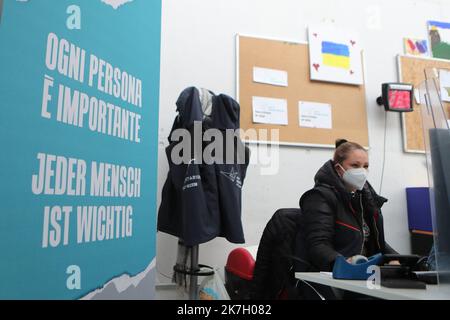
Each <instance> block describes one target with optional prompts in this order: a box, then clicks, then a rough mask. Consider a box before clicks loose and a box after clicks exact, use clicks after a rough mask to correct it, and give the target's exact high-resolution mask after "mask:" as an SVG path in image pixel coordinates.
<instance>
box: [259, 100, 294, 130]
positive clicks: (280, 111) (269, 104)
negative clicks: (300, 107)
mask: <svg viewBox="0 0 450 320" xmlns="http://www.w3.org/2000/svg"><path fill="white" fill-rule="evenodd" d="M253 123H266V124H275V125H287V124H288V111H287V100H285V99H274V98H264V97H253Z"/></svg>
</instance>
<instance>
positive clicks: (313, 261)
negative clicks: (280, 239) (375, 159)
mask: <svg viewBox="0 0 450 320" xmlns="http://www.w3.org/2000/svg"><path fill="white" fill-rule="evenodd" d="M368 168H369V159H368V154H367V152H366V150H365V149H364V148H363V147H362V146H360V145H359V144H357V143H354V142H348V141H346V140H338V141H337V142H336V150H335V153H334V158H333V160H329V161H328V162H326V163H325V164H324V165H323V166H322V168H320V169H319V171H318V172H317V174H316V176H315V178H314V181H315V186H314V188H313V189H311V190H309V191H307V192H306V193H305V194H303V196H302V197H301V199H300V208H301V210H302V217H301V223H300V227H299V232H298V233H297V239H296V256H297V257H298V258H299V259H298V261H301V262H297V263H296V271H297V272H309V271H311V272H314V271H331V270H332V269H333V265H334V261H335V259H336V257H337V256H339V255H342V256H344V257H346V258H347V259H348V261H351V258H352V257H353V256H356V255H364V256H366V257H369V256H372V255H374V254H376V253H380V252H381V253H383V254H388V253H396V252H395V251H394V250H393V249H392V248H391V247H390V246H389V245H388V244H387V243H386V242H385V239H384V230H383V217H382V215H381V207H382V205H383V204H384V203H385V202H386V201H387V199H385V198H383V197H381V196H379V195H377V194H376V192H375V190H374V189H373V188H372V186H371V185H370V184H369V182H367V175H368Z"/></svg>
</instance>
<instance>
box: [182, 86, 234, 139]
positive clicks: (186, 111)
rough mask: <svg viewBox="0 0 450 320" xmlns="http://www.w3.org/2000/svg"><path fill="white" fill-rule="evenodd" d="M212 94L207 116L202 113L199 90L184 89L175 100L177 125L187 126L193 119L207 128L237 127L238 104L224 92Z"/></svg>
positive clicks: (223, 128)
mask: <svg viewBox="0 0 450 320" xmlns="http://www.w3.org/2000/svg"><path fill="white" fill-rule="evenodd" d="M209 92H210V93H211V95H212V111H211V115H209V116H207V115H205V114H204V113H203V109H202V101H201V100H200V92H199V90H198V89H197V88H196V87H189V88H186V89H184V90H183V91H182V92H181V94H180V96H179V97H178V100H177V102H176V105H177V111H178V114H179V118H178V123H177V127H178V128H180V127H181V128H189V127H191V126H192V125H193V124H194V121H201V122H203V123H204V125H205V126H206V127H208V128H216V129H220V130H225V129H234V130H236V129H239V120H240V119H239V115H240V106H239V104H238V103H237V102H236V101H235V100H234V99H233V98H231V97H229V96H227V95H225V94H219V95H215V94H214V93H213V92H212V91H209ZM206 129H207V128H206Z"/></svg>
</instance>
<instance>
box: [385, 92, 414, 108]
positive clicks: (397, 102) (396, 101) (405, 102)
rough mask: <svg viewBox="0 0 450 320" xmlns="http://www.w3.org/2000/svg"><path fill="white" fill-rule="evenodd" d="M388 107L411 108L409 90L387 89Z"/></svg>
mask: <svg viewBox="0 0 450 320" xmlns="http://www.w3.org/2000/svg"><path fill="white" fill-rule="evenodd" d="M389 107H390V108H391V109H398V110H409V109H411V92H410V91H405V90H392V89H391V90H389Z"/></svg>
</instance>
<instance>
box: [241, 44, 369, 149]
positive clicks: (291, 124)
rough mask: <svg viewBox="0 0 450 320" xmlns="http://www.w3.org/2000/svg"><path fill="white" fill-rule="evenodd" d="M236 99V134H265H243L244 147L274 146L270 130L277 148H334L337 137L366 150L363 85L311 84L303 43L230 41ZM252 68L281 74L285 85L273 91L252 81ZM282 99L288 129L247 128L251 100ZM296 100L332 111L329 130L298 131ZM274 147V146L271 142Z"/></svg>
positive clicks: (256, 125)
mask: <svg viewBox="0 0 450 320" xmlns="http://www.w3.org/2000/svg"><path fill="white" fill-rule="evenodd" d="M236 54H237V71H236V76H237V81H236V82H237V89H236V90H237V94H236V96H237V99H238V101H239V103H240V106H241V117H240V119H241V129H242V130H243V131H246V130H248V129H267V130H268V134H267V137H265V139H264V138H263V137H257V139H256V140H254V139H251V138H249V137H248V136H245V135H243V136H242V139H243V140H244V141H246V142H249V143H268V144H271V143H274V142H273V141H270V137H271V135H270V130H271V129H279V144H280V145H291V146H306V147H325V148H334V147H335V141H336V139H338V138H344V139H347V140H349V141H355V142H358V143H359V144H361V145H362V146H364V147H366V148H368V147H369V134H368V125H367V111H366V96H365V87H364V85H361V86H355V85H346V84H338V83H330V82H321V81H311V80H310V65H309V48H308V44H307V43H299V42H289V41H282V40H274V39H263V38H258V37H252V36H245V35H237V36H236ZM253 67H261V68H268V69H275V70H282V71H286V72H287V73H288V86H287V87H281V86H273V85H267V84H261V83H256V82H254V81H253ZM255 96H256V97H266V98H277V99H286V100H287V105H288V107H287V108H288V125H286V126H284V125H269V124H259V123H253V113H252V110H253V109H252V108H253V107H252V99H253V97H255ZM300 101H309V102H319V103H327V104H331V106H332V108H331V109H332V129H319V128H306V127H300V126H299V111H298V104H299V102H300ZM275 143H277V142H275Z"/></svg>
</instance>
